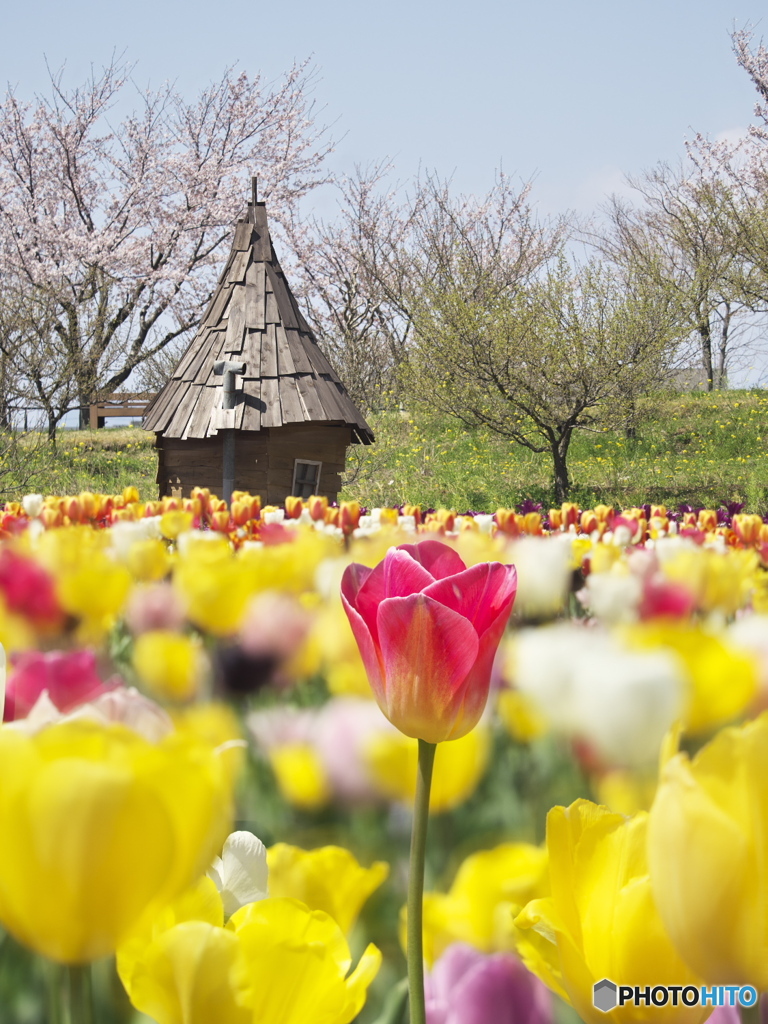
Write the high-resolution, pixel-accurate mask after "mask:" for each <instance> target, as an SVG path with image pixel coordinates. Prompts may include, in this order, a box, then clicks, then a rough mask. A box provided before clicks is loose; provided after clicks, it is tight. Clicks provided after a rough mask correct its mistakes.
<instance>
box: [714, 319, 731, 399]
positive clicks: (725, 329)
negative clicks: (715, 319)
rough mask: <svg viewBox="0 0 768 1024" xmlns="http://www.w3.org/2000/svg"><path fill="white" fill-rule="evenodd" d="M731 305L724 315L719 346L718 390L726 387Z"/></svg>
mask: <svg viewBox="0 0 768 1024" xmlns="http://www.w3.org/2000/svg"><path fill="white" fill-rule="evenodd" d="M732 315H733V314H732V313H731V304H730V302H726V303H725V312H724V313H723V322H722V325H721V327H720V344H719V346H718V353H717V386H718V388H724V387H726V384H727V380H726V372H725V371H726V365H727V360H728V341H729V336H728V335H729V331H730V328H731V316H732Z"/></svg>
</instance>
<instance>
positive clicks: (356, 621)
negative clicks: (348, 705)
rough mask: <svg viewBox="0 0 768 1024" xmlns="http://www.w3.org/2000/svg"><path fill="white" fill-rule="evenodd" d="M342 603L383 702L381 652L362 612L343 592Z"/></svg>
mask: <svg viewBox="0 0 768 1024" xmlns="http://www.w3.org/2000/svg"><path fill="white" fill-rule="evenodd" d="M341 603H342V604H343V605H344V611H345V612H346V613H347V618H348V619H349V625H350V626H351V628H352V633H353V634H354V637H355V641H356V642H357V647H358V650H359V651H360V657H361V658H362V659H363V664H364V665H365V671H366V674H367V676H368V682H369V683H370V684H371V689H372V690H373V693H374V696H375V697H376V700H377V701H378V702H379V704H381V702H382V700H383V699H384V668H383V666H382V664H381V659H380V657H379V652H378V650H377V649H376V645H375V644H374V642H373V637H372V636H371V631H370V629H369V628H368V625H367V623H366V621H365V619H364V618H363V617H362V615H361V614H360V612H359V611H358V610H357V609H356V608H355V607H354V605H352V604H351V603H350V602H349V601H348V600H347V598H346V597H345V596H344V593H343V592H342V595H341Z"/></svg>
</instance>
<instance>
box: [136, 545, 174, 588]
mask: <svg viewBox="0 0 768 1024" xmlns="http://www.w3.org/2000/svg"><path fill="white" fill-rule="evenodd" d="M126 565H127V567H128V569H129V571H130V573H131V575H132V576H133V577H134V578H135V579H137V580H141V581H142V582H145V583H151V582H155V581H157V580H162V579H164V578H165V577H166V576H167V575H168V571H169V569H170V566H171V563H170V559H169V557H168V550H167V548H166V546H165V544H163V542H162V541H161V540H158V539H157V538H156V537H148V538H147V539H146V540H137V541H134V542H133V544H132V545H131V547H130V549H129V550H128V554H127V557H126Z"/></svg>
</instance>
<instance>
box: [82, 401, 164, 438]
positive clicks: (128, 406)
mask: <svg viewBox="0 0 768 1024" xmlns="http://www.w3.org/2000/svg"><path fill="white" fill-rule="evenodd" d="M154 397H155V396H154V395H153V394H150V393H148V392H144V393H142V394H114V395H109V396H108V397H107V398H103V399H102V400H101V401H100V402H94V403H93V404H92V405H90V406H89V412H90V424H89V425H90V427H91V429H92V430H95V429H97V428H98V427H103V426H104V421H105V420H106V419H107V418H112V417H116V416H143V415H144V413H145V412H146V409H147V406H148V405H149V403H150V402H151V401H152V399H153V398H154Z"/></svg>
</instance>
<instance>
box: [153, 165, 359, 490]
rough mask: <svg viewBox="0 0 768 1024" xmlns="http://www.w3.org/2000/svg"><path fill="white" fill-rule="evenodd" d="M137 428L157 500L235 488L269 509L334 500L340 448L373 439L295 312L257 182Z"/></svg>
mask: <svg viewBox="0 0 768 1024" xmlns="http://www.w3.org/2000/svg"><path fill="white" fill-rule="evenodd" d="M217 363H218V364H219V365H218V366H216V364H217ZM215 366H216V371H217V372H218V373H219V374H221V372H222V369H223V370H224V371H225V372H224V376H223V377H222V376H217V375H216V373H215V372H214V367H215ZM226 371H229V372H226ZM233 371H234V372H233ZM228 389H229V394H227V390H228ZM232 389H234V393H232ZM227 406H230V408H227ZM144 427H145V429H146V430H154V431H155V433H156V435H157V440H156V447H157V449H158V463H159V465H158V473H157V482H158V484H159V487H160V496H161V497H162V496H164V495H177V496H184V497H186V496H188V495H189V493H190V490H191V489H192V488H193V487H195V486H200V487H209V488H210V489H211V490H212V491H213V492H215V493H217V494H220V495H223V496H224V497H228V495H227V494H226V493H224V492H225V491H226V490H228V489H231V488H233V489H235V490H246V491H250V492H251V493H252V494H260V495H261V497H262V500H263V501H265V502H267V503H270V504H279V503H282V502H283V501H284V500H285V499H286V498H287V497H288V495H290V494H294V495H297V496H299V497H308V496H309V495H310V494H324V495H327V496H328V498H329V499H330V500H334V499H335V498H336V497H337V495H338V492H339V488H340V486H341V480H340V476H341V473H342V472H343V471H344V460H345V457H346V449H347V446H348V445H350V444H371V443H372V442H373V440H374V438H373V433H372V431H371V429H370V427H369V426H368V424H367V423H366V422H365V420H364V419H363V416H362V415H361V413H360V412H359V410H358V409H357V408H356V407H355V405H354V403H353V402H352V400H351V399H350V397H349V395H348V394H347V391H346V389H345V387H344V385H343V384H342V382H341V381H340V380H339V378H338V376H337V375H336V373H335V372H334V370H333V368H332V367H331V365H330V363H329V362H328V360H327V359H326V358H325V356H324V355H323V353H322V351H321V350H320V347H319V346H318V344H317V341H316V340H315V337H314V335H313V333H312V331H311V330H310V328H309V325H308V324H307V322H306V320H305V319H304V317H303V316H302V315H301V312H300V311H299V308H298V305H297V303H296V300H295V298H294V297H293V295H292V293H291V289H290V287H289V286H288V282H287V281H286V279H285V275H284V274H283V271H282V270H281V268H280V264H279V262H278V259H277V256H276V255H275V250H274V247H273V245H272V240H271V238H270V235H269V227H268V225H267V214H266V210H265V206H264V203H261V202H257V201H256V188H255V181H254V188H253V197H252V201H251V202H250V203H249V205H248V212H247V214H246V216H245V218H244V219H242V220H239V221H238V222H237V228H236V230H235V238H234V241H233V243H232V252H231V253H230V256H229V259H228V260H227V264H226V266H225V268H224V271H223V272H222V275H221V277H220V279H219V282H218V284H217V286H216V290H215V292H214V293H213V297H212V299H211V302H210V305H209V306H208V309H207V311H206V313H205V316H204V317H203V319H202V322H201V324H200V327H199V329H198V331H197V334H196V335H195V337H194V338H193V339H192V342H191V344H190V345H189V348H188V349H187V350H186V352H185V353H184V355H183V356H182V358H181V360H180V362H179V364H178V366H177V367H176V370H175V371H174V373H173V377H172V378H171V380H170V381H169V382H168V384H167V385H166V386H165V387H164V388H163V390H162V391H161V392H160V393H159V394H158V395H157V397H156V398H155V400H154V401H153V402H152V404H151V405H150V406H149V408H148V409H147V411H146V414H145V416H144ZM233 448H234V455H233ZM225 463H226V464H228V465H229V470H228V474H227V475H228V480H229V483H225V482H224V476H225V472H224V471H225ZM230 485H231V488H230Z"/></svg>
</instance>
